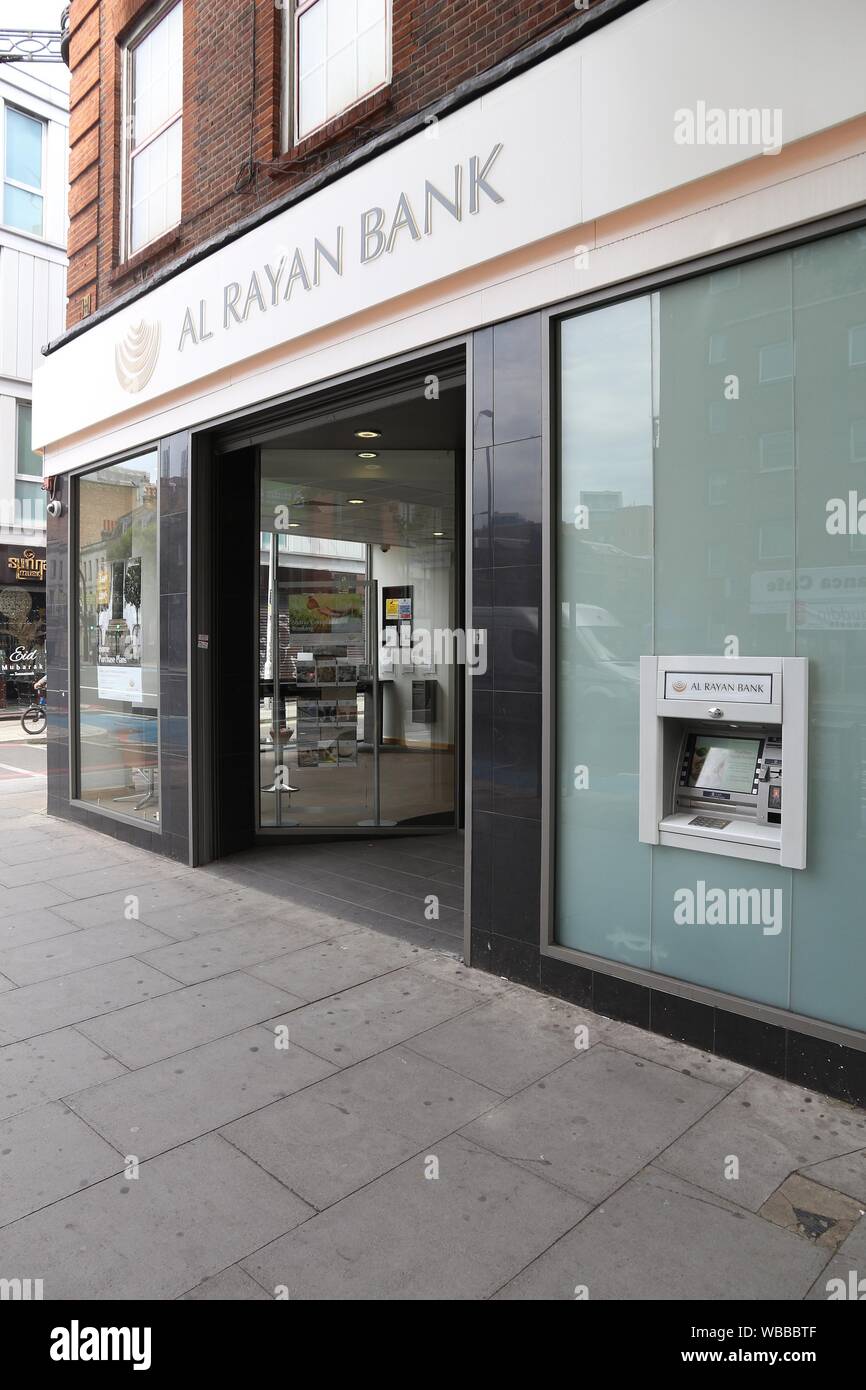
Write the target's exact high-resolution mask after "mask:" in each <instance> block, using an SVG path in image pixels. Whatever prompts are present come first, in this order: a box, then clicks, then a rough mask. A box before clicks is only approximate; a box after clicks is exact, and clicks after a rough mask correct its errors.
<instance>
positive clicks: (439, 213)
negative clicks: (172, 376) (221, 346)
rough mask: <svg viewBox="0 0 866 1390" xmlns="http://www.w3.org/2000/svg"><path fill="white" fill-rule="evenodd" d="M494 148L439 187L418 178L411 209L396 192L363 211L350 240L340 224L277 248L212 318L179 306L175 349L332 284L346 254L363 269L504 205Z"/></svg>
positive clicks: (236, 283) (204, 304) (207, 309)
mask: <svg viewBox="0 0 866 1390" xmlns="http://www.w3.org/2000/svg"><path fill="white" fill-rule="evenodd" d="M502 149H503V146H502V145H501V144H496V145H494V146H493V148H492V150H491V151H490V152H489V154H488V155H487V156H486V158H484V157H482V156H481V155H472V156H471V158H470V159H469V160H468V161H466V166H465V168H464V165H463V164H462V163H458V164H455V165H454V167H453V171H452V174H451V178H450V181H449V183H448V185H447V186H445V187H440V186H439V185H438V184H435V183H433V182H432V181H431V180H430V179H425V180H424V185H423V194H421V192H420V188H419V195H418V196H417V201H416V204H415V205H414V206H413V203H412V202H411V201H410V199H409V196H408V194H406V193H405V192H401V193H400V194H399V196H398V198H397V200H396V204H395V205H394V206H393V207H392V208H387V209H386V208H383V207H378V206H376V207H369V208H366V209H365V210H364V211H363V212H362V213H361V214H360V218H359V220H358V223H357V226H356V228H355V233H354V235H352V234H350V233H349V232H347V229H346V227H345V226H342V225H341V226H338V227H336V228H335V229H334V230H333V232H330V233H328V234H327V235H326V234H324V233H323V235H322V236H321V237H318V236H316V237H313V239H312V244H311V245H308V246H307V247H306V248H302V247H300V246H295V247H293V248H289V247H287V248H277V249H278V251H279V253H280V254H278V255H277V256H275V257H274V259H273V260H272V261H268V262H267V263H266V264H265V265H264V266H262V267H261V268H258V269H255V270H253V271H252V272H251V273H250V276H249V278H248V279H247V280H245V281H243V282H242V281H241V280H233V281H231V282H230V283H229V284H227V285H224V286H223V288H222V293H221V296H220V305H219V314H218V316H217V315H216V314H215V313H214V312H213V309H212V306H211V304H210V303H209V301H208V300H206V299H200V300H199V302H198V304H196V305H187V306H186V308H185V309H184V314H183V320H182V323H181V329H180V337H179V340H178V345H177V346H178V352H183V351H184V349H185V348H186V347H188V346H191V347H198V346H199V345H200V344H201V343H203V342H206V341H207V340H208V339H210V338H213V336H214V333H215V325H217V326H218V327H219V329H220V330H221V331H227V330H229V329H232V328H234V327H236V326H237V325H239V324H243V323H246V322H247V320H248V319H249V317H250V314H251V313H253V311H255V312H256V313H260V314H264V313H267V312H268V310H270V309H276V308H278V307H279V306H280V305H282V304H288V303H290V302H291V301H292V298H293V297H294V296H296V295H303V294H307V293H310V292H311V291H313V290H315V289H318V288H319V286H320V285H322V284H323V283H324V282H325V281H326V280H330V281H332V282H333V281H334V280H338V279H340V278H341V277H342V276H343V274H344V271H345V267H346V259H347V254H349V255H353V256H354V258H355V263H356V264H357V265H359V266H366V265H370V264H372V263H373V262H374V261H377V260H378V259H379V258H380V257H381V256H387V255H390V254H392V253H393V252H394V251H395V250H396V249H397V248H399V247H401V246H404V245H408V244H410V243H412V242H419V241H423V239H424V238H425V237H429V236H432V235H433V234H434V232H435V230H436V228H437V226H438V225H439V223H440V220H444V219H450V220H451V221H453V222H458V223H461V222H462V221H463V219H464V216H465V215H466V214H467V213H468V214H469V215H470V216H475V215H477V214H478V213H480V212H481V210H482V208H483V207H484V206H485V205H488V204H491V205H496V204H499V203H504V201H505V199H504V197H503V195H502V194H501V193H500V192H499V190H498V189H497V188H496V186H495V184H494V183H493V181H492V180H493V169H494V165H495V164H496V163H497V161H498V159H499V157H500V155H501V154H502Z"/></svg>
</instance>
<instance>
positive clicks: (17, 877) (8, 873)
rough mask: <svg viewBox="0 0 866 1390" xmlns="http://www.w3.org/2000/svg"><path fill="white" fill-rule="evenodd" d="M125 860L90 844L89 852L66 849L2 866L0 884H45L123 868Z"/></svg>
mask: <svg viewBox="0 0 866 1390" xmlns="http://www.w3.org/2000/svg"><path fill="white" fill-rule="evenodd" d="M124 862H125V861H124V858H123V856H122V855H120V854H115V853H114V852H113V851H112V850H111V849H103V848H102V846H100V845H90V846H89V847H88V848H87V849H82V848H80V847H77V846H76V847H73V848H70V849H68V850H66V849H65V848H64V849H63V850H62V851H61V852H60V853H58V852H57V849H56V848H55V849H54V850H53V852H52V853H50V854H48V855H46V856H44V857H43V858H41V859H35V860H30V861H28V862H27V863H24V864H3V865H0V885H2V886H3V887H5V888H18V887H21V886H23V885H25V884H31V883H44V882H45V880H46V879H48V880H50V881H51V882H54V881H55V880H56V879H58V878H61V877H63V876H65V875H67V874H79V873H83V872H84V871H85V870H89V871H92V870H101V869H103V868H106V867H107V866H109V865H122V864H124Z"/></svg>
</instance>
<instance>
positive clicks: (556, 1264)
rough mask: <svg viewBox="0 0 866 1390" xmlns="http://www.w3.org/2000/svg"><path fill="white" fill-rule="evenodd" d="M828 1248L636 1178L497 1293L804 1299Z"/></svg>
mask: <svg viewBox="0 0 866 1390" xmlns="http://www.w3.org/2000/svg"><path fill="white" fill-rule="evenodd" d="M825 1260H826V1251H820V1250H817V1249H816V1248H815V1247H814V1246H813V1245H811V1244H810V1243H809V1241H806V1240H802V1239H801V1238H800V1237H799V1236H795V1235H792V1234H791V1232H789V1231H784V1230H782V1229H781V1227H779V1226H774V1225H773V1224H772V1223H771V1222H769V1221H764V1220H763V1219H762V1218H761V1217H759V1216H754V1215H751V1214H747V1213H745V1212H738V1211H734V1210H731V1209H730V1207H729V1206H728V1205H727V1204H722V1203H717V1202H716V1201H715V1200H714V1199H713V1198H707V1196H706V1194H702V1193H701V1192H700V1191H699V1190H697V1189H692V1190H691V1191H689V1188H688V1185H687V1184H682V1183H676V1182H672V1181H671V1180H670V1179H668V1178H666V1177H665V1175H664V1174H659V1173H656V1172H654V1171H650V1172H648V1173H646V1174H640V1175H639V1176H638V1177H635V1178H633V1179H632V1180H631V1182H629V1183H628V1184H627V1185H626V1186H625V1187H623V1188H621V1190H620V1191H619V1192H617V1193H616V1194H615V1196H613V1197H611V1198H610V1199H609V1200H608V1201H606V1202H605V1203H604V1205H603V1206H601V1207H598V1208H597V1209H596V1210H595V1211H593V1212H592V1214H591V1215H590V1216H588V1217H587V1218H586V1220H585V1221H582V1222H581V1223H580V1225H579V1226H577V1227H576V1228H575V1230H573V1231H571V1232H569V1233H568V1234H567V1235H565V1236H564V1237H563V1238H562V1239H561V1240H559V1241H557V1243H556V1244H555V1245H553V1246H552V1247H551V1249H549V1250H548V1251H546V1253H545V1254H543V1255H542V1256H541V1257H540V1258H539V1259H537V1260H535V1262H534V1263H532V1264H530V1265H529V1266H528V1268H527V1269H525V1270H524V1271H523V1273H522V1274H520V1275H518V1277H517V1278H516V1279H514V1280H512V1282H511V1283H510V1284H508V1285H507V1287H505V1288H503V1289H502V1290H501V1292H500V1293H499V1294H498V1295H497V1298H501V1299H511V1300H514V1299H535V1300H539V1299H544V1300H565V1299H567V1300H570V1301H573V1300H574V1298H575V1296H576V1295H575V1290H576V1289H577V1288H578V1287H579V1286H583V1287H585V1288H586V1289H587V1290H588V1294H589V1299H590V1306H591V1304H592V1303H593V1302H598V1301H599V1300H616V1301H620V1300H626V1301H627V1300H645V1299H651V1300H656V1299H658V1300H668V1299H674V1300H679V1299H684V1300H689V1299H698V1300H706V1301H710V1302H713V1301H716V1300H730V1299H733V1300H740V1299H747V1300H752V1299H756V1300H775V1299H800V1298H803V1297H804V1296H805V1293H806V1290H807V1289H808V1288H809V1287H810V1285H811V1284H812V1281H813V1280H814V1278H815V1276H816V1275H817V1273H818V1272H819V1270H820V1269H821V1266H822V1264H823V1263H824V1262H825Z"/></svg>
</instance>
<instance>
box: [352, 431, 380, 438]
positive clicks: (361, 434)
mask: <svg viewBox="0 0 866 1390" xmlns="http://www.w3.org/2000/svg"><path fill="white" fill-rule="evenodd" d="M355 438H356V439H381V438H382V431H381V430H355Z"/></svg>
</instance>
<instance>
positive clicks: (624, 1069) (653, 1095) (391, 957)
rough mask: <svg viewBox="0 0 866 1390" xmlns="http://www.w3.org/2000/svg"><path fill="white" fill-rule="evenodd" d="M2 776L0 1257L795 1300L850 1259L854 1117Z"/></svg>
mask: <svg viewBox="0 0 866 1390" xmlns="http://www.w3.org/2000/svg"><path fill="white" fill-rule="evenodd" d="M20 786H21V784H19V785H18V788H15V789H12V788H7V789H4V792H3V794H2V795H0V888H2V891H0V1044H2V1047H0V1278H6V1279H12V1278H30V1279H42V1280H43V1281H44V1295H45V1297H46V1298H47V1299H74V1298H85V1299H112V1298H125V1299H139V1298H157V1299H176V1298H193V1299H267V1298H273V1297H285V1296H288V1297H290V1298H292V1299H309V1298H443V1299H454V1298H471V1299H486V1298H493V1297H496V1298H507V1299H527V1298H529V1299H534V1298H553V1299H574V1298H575V1297H576V1296H577V1297H579V1296H582V1294H583V1291H584V1290H585V1291H586V1294H588V1296H589V1297H590V1298H591V1299H646V1298H651V1299H683V1298H698V1299H758V1300H763V1299H777V1298H781V1299H792V1300H797V1299H804V1298H819V1299H821V1298H826V1297H827V1296H828V1295H827V1283H828V1280H830V1279H833V1278H842V1279H844V1280H845V1281H846V1282H847V1280H848V1278H849V1274H850V1271H852V1270H853V1271H857V1270H859V1271H860V1272H861V1274H866V1221H864V1220H863V1219H862V1212H863V1207H864V1205H866V1115H864V1113H863V1112H862V1111H859V1110H854V1109H851V1108H850V1107H847V1106H845V1105H843V1104H840V1103H837V1102H834V1101H829V1100H826V1099H824V1098H823V1097H821V1096H818V1095H812V1094H810V1093H808V1092H806V1091H803V1090H800V1089H798V1088H796V1087H793V1086H790V1085H786V1084H784V1083H782V1082H780V1081H776V1080H773V1079H770V1078H768V1077H765V1076H762V1075H759V1074H757V1073H750V1072H748V1071H747V1070H746V1069H745V1068H743V1067H741V1066H738V1065H736V1064H734V1063H732V1062H726V1061H722V1060H719V1059H717V1058H712V1057H708V1056H705V1055H704V1054H702V1053H700V1052H696V1051H695V1050H693V1049H691V1048H689V1047H686V1046H683V1045H681V1044H678V1043H674V1042H668V1041H666V1040H664V1039H662V1038H659V1037H657V1036H655V1035H652V1034H648V1033H644V1032H642V1031H640V1030H639V1029H636V1028H632V1027H630V1026H627V1025H625V1024H620V1023H617V1022H614V1021H611V1020H608V1019H604V1018H599V1017H597V1016H596V1015H593V1014H587V1013H584V1012H583V1011H582V1010H580V1009H577V1008H574V1007H572V1006H570V1005H568V1004H565V1003H562V1002H560V1001H558V1000H554V999H550V998H548V997H545V996H544V995H541V994H536V993H534V992H533V991H531V990H528V989H524V988H522V987H518V986H513V985H509V984H507V983H506V982H505V981H503V980H499V979H496V978H493V977H490V976H488V975H485V974H483V973H481V972H478V971H474V970H470V969H468V968H466V967H464V966H463V965H461V964H460V962H459V960H458V959H457V957H456V956H455V955H453V954H449V952H448V951H447V950H443V949H442V948H441V947H439V948H438V949H431V948H430V947H428V946H425V945H424V944H422V943H423V940H424V937H423V935H422V934H421V933H420V932H419V933H418V934H417V936H416V937H414V938H413V936H412V932H411V930H407V931H406V932H402V933H400V934H395V933H394V932H393V931H391V932H389V933H384V932H378V931H376V930H373V929H371V928H370V927H369V926H359V925H358V924H357V923H356V922H353V921H351V920H349V919H348V918H347V917H346V916H340V915H331V914H329V913H327V912H323V911H322V910H320V909H319V908H317V907H314V906H310V903H309V900H308V899H307V900H303V899H302V897H301V894H300V893H298V895H297V897H296V898H295V899H294V900H293V892H294V891H295V890H294V889H293V885H292V883H291V882H290V881H286V882H285V884H281V885H279V886H278V887H275V886H273V880H271V881H270V882H268V881H267V880H266V881H265V882H266V887H265V888H257V887H255V886H252V885H251V884H250V883H248V882H246V881H244V882H240V883H239V882H237V881H235V880H233V879H232V877H231V876H230V873H227V872H226V868H225V866H224V865H217V866H215V867H214V868H212V869H205V870H197V871H194V872H193V871H190V870H187V869H183V868H180V867H178V866H173V865H171V864H168V863H166V862H165V861H162V860H160V859H158V858H157V857H155V856H152V855H149V854H147V853H145V852H143V851H137V850H133V849H129V848H127V847H126V846H123V845H120V844H118V843H116V842H115V841H113V840H111V839H108V838H107V837H104V836H102V835H99V834H96V833H93V832H89V831H86V830H82V829H79V828H78V827H75V826H70V825H69V824H67V823H64V822H57V821H53V820H52V821H49V820H48V819H47V818H46V817H45V816H44V815H43V814H42V813H41V809H40V808H41V804H42V800H43V798H44V793H42V792H39V791H29V790H24V791H22V790H20ZM286 853H287V854H288V853H291V851H290V850H287V851H286ZM735 1171H737V1172H738V1176H730V1175H731V1174H733V1173H734V1172H735ZM576 1291H577V1292H576Z"/></svg>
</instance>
